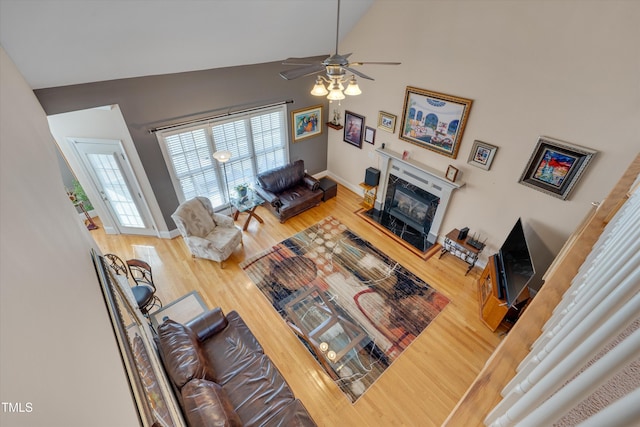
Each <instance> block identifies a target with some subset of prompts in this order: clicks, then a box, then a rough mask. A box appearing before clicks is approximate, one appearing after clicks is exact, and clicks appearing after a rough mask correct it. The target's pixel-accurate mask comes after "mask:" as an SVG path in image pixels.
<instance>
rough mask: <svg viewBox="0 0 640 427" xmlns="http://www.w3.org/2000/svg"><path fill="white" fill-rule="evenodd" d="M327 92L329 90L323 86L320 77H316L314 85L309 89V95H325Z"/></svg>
mask: <svg viewBox="0 0 640 427" xmlns="http://www.w3.org/2000/svg"><path fill="white" fill-rule="evenodd" d="M328 94H329V91H328V90H327V89H326V88H325V87H324V84H323V83H322V79H321V78H320V77H318V78H317V79H316V84H315V86H314V87H313V89H312V90H311V95H314V96H325V95H328Z"/></svg>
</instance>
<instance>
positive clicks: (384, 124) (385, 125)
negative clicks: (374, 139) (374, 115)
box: [378, 111, 397, 133]
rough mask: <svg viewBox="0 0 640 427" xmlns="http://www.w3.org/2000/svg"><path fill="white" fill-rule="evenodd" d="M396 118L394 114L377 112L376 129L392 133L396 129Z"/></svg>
mask: <svg viewBox="0 0 640 427" xmlns="http://www.w3.org/2000/svg"><path fill="white" fill-rule="evenodd" d="M396 120H397V117H396V116H395V114H391V113H385V112H384V111H380V112H379V113H378V129H382V130H384V131H387V132H391V133H394V132H395V131H396Z"/></svg>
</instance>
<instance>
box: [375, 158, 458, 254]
mask: <svg viewBox="0 0 640 427" xmlns="http://www.w3.org/2000/svg"><path fill="white" fill-rule="evenodd" d="M376 152H377V153H378V155H379V156H380V160H381V161H380V172H381V173H380V178H381V179H380V187H379V188H378V195H383V198H382V200H376V204H375V207H374V208H373V209H370V210H369V211H367V212H366V216H368V217H369V218H371V219H372V220H373V221H375V222H377V223H379V224H380V225H382V226H383V227H385V228H386V229H388V230H390V231H391V232H392V233H394V234H395V235H396V236H398V237H400V238H401V239H403V240H404V241H406V242H407V243H409V244H411V245H412V246H414V247H415V248H417V249H419V250H420V251H423V252H425V251H427V250H428V249H429V248H430V247H431V246H432V245H434V244H435V243H436V242H437V240H438V234H439V233H440V226H441V225H442V221H443V218H444V214H445V212H446V209H447V206H448V204H449V200H450V199H451V195H452V193H453V191H454V190H456V189H458V188H460V187H462V186H463V185H464V183H463V182H461V181H460V180H458V181H456V182H451V181H449V180H447V179H446V178H445V177H444V173H443V172H442V171H439V170H436V169H434V168H432V167H430V166H428V165H425V164H423V163H420V162H418V161H415V160H412V159H403V158H402V154H400V153H397V152H395V151H392V150H389V149H388V148H386V149H385V148H377V149H376Z"/></svg>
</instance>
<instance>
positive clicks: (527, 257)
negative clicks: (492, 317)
mask: <svg viewBox="0 0 640 427" xmlns="http://www.w3.org/2000/svg"><path fill="white" fill-rule="evenodd" d="M495 258H496V263H497V265H496V269H497V270H498V272H499V273H498V276H499V282H500V283H499V286H498V297H499V298H500V299H503V300H506V301H507V305H508V306H509V307H511V306H513V305H514V304H515V302H516V300H517V299H518V296H519V295H520V293H521V292H522V291H523V290H524V288H526V287H527V286H528V284H529V281H531V278H532V277H533V275H534V274H535V272H536V270H535V268H534V267H533V261H532V259H531V252H530V251H529V245H528V244H527V239H526V238H525V236H524V230H523V228H522V221H521V219H520V218H518V221H517V222H516V225H514V226H513V229H512V230H511V232H510V233H509V235H508V236H507V239H506V240H505V241H504V243H503V244H502V247H501V248H500V251H499V252H498V254H497V256H496V257H495Z"/></svg>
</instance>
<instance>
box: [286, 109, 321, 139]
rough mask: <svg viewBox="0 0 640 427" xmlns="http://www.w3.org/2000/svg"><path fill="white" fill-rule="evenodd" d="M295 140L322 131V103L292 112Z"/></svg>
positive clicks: (318, 133)
mask: <svg viewBox="0 0 640 427" xmlns="http://www.w3.org/2000/svg"><path fill="white" fill-rule="evenodd" d="M291 127H292V132H293V142H298V141H300V140H302V139H305V138H309V137H312V136H316V135H320V134H321V133H322V105H316V106H314V107H307V108H303V109H301V110H296V111H292V112H291Z"/></svg>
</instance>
